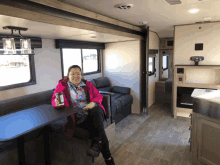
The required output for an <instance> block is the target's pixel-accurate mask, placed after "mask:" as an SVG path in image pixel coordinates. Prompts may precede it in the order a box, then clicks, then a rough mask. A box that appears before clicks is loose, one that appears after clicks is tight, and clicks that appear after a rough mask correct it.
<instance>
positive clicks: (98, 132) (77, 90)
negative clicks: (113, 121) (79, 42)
mask: <svg viewBox="0 0 220 165" xmlns="http://www.w3.org/2000/svg"><path fill="white" fill-rule="evenodd" d="M58 92H63V97H64V105H59V101H58V100H57V99H56V95H55V94H56V93H58ZM102 98H103V96H102V95H101V94H100V93H99V91H98V90H97V89H96V88H95V87H94V85H93V84H92V83H91V82H89V81H86V80H82V72H81V68H80V67H79V66H78V65H73V66H70V67H69V69H68V74H67V78H64V79H61V80H59V83H58V85H57V87H56V89H55V91H54V93H53V96H52V98H51V102H52V105H53V107H55V108H59V107H62V106H65V107H70V106H71V104H72V105H76V104H77V105H78V106H79V107H81V108H83V109H84V111H85V112H88V118H87V119H86V120H85V121H83V122H82V123H80V124H78V125H77V127H82V128H85V129H88V130H89V131H90V134H91V135H92V145H91V148H90V149H89V150H88V151H87V155H88V156H95V157H98V156H99V154H100V152H102V155H103V157H104V159H105V163H106V164H107V165H114V164H115V163H114V159H113V158H112V156H111V152H110V150H109V143H108V139H107V136H106V133H105V130H104V126H103V120H104V118H105V119H106V112H105V109H104V107H103V105H102V104H101V103H102ZM70 123H71V124H70ZM66 125H67V124H66ZM68 125H71V127H72V129H73V127H74V125H75V120H74V115H71V118H70V117H69V118H68Z"/></svg>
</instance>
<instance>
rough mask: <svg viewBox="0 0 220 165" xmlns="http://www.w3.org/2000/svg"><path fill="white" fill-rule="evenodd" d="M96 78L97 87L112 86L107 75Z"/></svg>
mask: <svg viewBox="0 0 220 165" xmlns="http://www.w3.org/2000/svg"><path fill="white" fill-rule="evenodd" d="M94 80H95V83H96V88H97V89H99V88H105V87H110V86H111V84H110V81H109V79H108V78H107V77H100V78H96V79H94Z"/></svg>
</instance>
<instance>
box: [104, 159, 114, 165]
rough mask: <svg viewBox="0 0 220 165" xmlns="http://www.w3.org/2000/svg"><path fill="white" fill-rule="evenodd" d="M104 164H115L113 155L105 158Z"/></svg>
mask: <svg viewBox="0 0 220 165" xmlns="http://www.w3.org/2000/svg"><path fill="white" fill-rule="evenodd" d="M105 163H106V165H115V162H114V159H113V157H111V160H108V159H105Z"/></svg>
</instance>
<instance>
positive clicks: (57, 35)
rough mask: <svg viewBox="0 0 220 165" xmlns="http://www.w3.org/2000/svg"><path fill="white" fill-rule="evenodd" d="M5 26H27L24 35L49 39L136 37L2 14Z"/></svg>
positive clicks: (106, 40) (116, 39)
mask: <svg viewBox="0 0 220 165" xmlns="http://www.w3.org/2000/svg"><path fill="white" fill-rule="evenodd" d="M4 26H18V27H25V28H28V30H27V31H21V34H22V35H24V36H32V37H40V38H48V39H67V40H82V41H91V42H102V43H109V42H120V41H129V40H134V38H129V37H123V36H117V35H112V34H106V33H98V32H94V31H89V30H83V29H77V28H72V27H66V26H58V25H52V24H47V23H41V22H36V21H30V20H26V19H22V18H16V17H10V16H5V15H0V27H4ZM0 34H11V30H5V29H3V28H0ZM14 34H15V35H18V31H16V32H14ZM91 37H96V38H91Z"/></svg>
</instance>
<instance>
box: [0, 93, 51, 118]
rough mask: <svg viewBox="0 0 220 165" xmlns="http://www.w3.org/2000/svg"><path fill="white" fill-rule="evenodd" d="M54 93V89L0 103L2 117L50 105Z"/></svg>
mask: <svg viewBox="0 0 220 165" xmlns="http://www.w3.org/2000/svg"><path fill="white" fill-rule="evenodd" d="M53 91H54V89H52V90H48V91H43V92H39V93H34V94H29V95H25V96H21V97H16V98H13V99H8V100H3V101H0V109H1V111H0V116H3V115H7V114H10V113H13V112H17V111H20V110H23V109H27V108H31V107H34V106H37V105H41V104H44V103H50V102H51V97H52V95H53Z"/></svg>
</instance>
